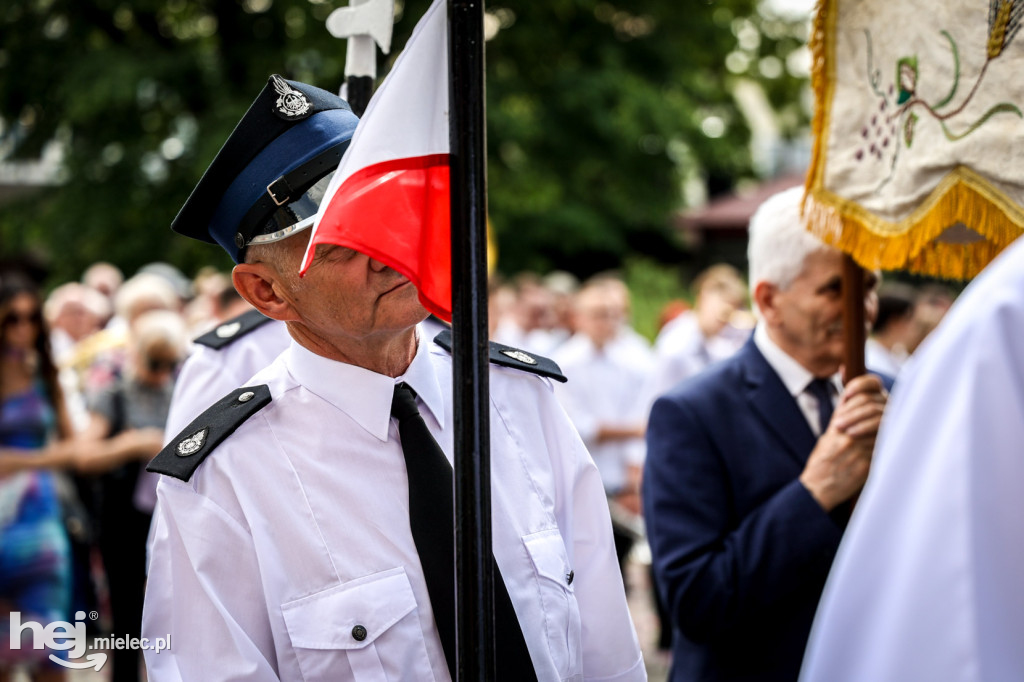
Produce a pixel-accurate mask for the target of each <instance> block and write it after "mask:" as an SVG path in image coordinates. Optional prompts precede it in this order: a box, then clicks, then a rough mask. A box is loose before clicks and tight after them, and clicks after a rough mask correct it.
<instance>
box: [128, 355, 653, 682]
mask: <svg viewBox="0 0 1024 682" xmlns="http://www.w3.org/2000/svg"><path fill="white" fill-rule="evenodd" d="M399 381H404V382H406V383H408V384H409V385H410V386H411V387H412V388H413V389H414V390H415V391H416V392H417V394H418V395H419V399H418V401H417V402H418V405H419V408H420V411H421V413H422V415H423V418H424V420H425V422H426V424H427V427H428V428H429V429H430V431H431V433H432V434H433V435H434V436H435V438H436V439H437V441H438V443H439V444H440V446H441V448H442V449H443V450H444V451H445V453H446V454H447V455H448V457H449V460H450V459H451V453H452V449H453V446H452V421H453V413H452V409H453V407H452V394H451V391H452V389H451V357H450V356H449V355H448V354H447V352H445V351H444V350H443V349H441V348H440V347H438V346H437V345H436V344H433V343H430V342H424V341H421V342H420V343H419V349H418V352H417V355H416V357H415V359H414V360H413V362H412V364H411V365H410V366H409V368H408V370H407V371H406V373H405V375H404V376H402V377H399V378H398V379H393V378H390V377H387V376H383V375H380V374H375V373H373V372H370V371H368V370H365V369H362V368H359V367H355V366H352V365H347V364H343V363H340V362H334V361H331V360H328V359H325V358H323V357H320V356H318V355H315V354H313V353H311V352H309V351H308V350H305V349H304V348H302V347H301V346H299V345H297V344H294V343H293V344H292V345H291V346H290V347H289V348H288V349H287V350H286V351H285V352H284V353H283V354H282V355H281V356H280V357H279V358H278V359H277V360H275V361H274V363H273V364H272V365H271V366H270V367H268V368H267V369H265V370H264V371H262V372H260V373H259V374H258V375H257V376H256V377H254V378H253V379H252V381H250V382H246V383H247V384H263V383H265V384H268V385H269V388H270V393H271V395H272V396H273V402H271V403H270V404H269V405H267V406H266V407H264V408H263V409H262V410H261V411H260V412H258V413H256V414H255V415H253V416H252V417H251V418H250V419H249V420H248V421H246V422H245V423H244V424H242V425H241V426H240V427H238V429H237V430H236V431H235V432H234V434H233V435H232V436H231V437H229V438H228V439H227V440H226V441H225V442H224V443H222V444H221V445H220V446H219V447H218V448H217V449H216V450H215V451H214V452H213V453H211V454H210V455H209V456H208V458H207V459H206V460H205V461H204V462H203V463H202V465H201V466H200V467H199V468H198V469H197V471H196V472H195V473H194V474H193V476H192V477H191V480H190V481H189V482H187V483H185V482H182V481H180V480H177V479H174V478H168V477H164V478H163V479H162V480H161V482H160V486H159V491H158V492H159V504H158V505H157V509H156V513H155V515H154V521H153V523H154V530H153V539H152V545H151V552H150V554H151V561H150V570H149V580H148V586H147V594H146V606H145V613H144V622H143V635H144V636H147V637H158V636H165V635H167V634H172V643H173V644H172V647H171V649H170V650H168V651H163V652H161V653H159V654H157V653H155V652H152V651H150V652H147V661H146V662H147V665H148V667H149V673H150V679H152V680H154V682H163V681H164V680H173V681H177V680H197V679H228V678H230V679H246V680H279V679H280V680H300V679H301V680H305V681H306V682H313V681H314V680H331V681H336V680H342V681H344V680H360V681H362V680H442V681H444V680H448V679H449V673H448V668H447V665H446V663H445V658H444V653H443V650H442V648H441V643H440V639H439V638H438V636H437V632H436V628H435V627H434V624H433V614H432V612H431V609H430V602H429V598H428V594H427V587H426V583H425V581H424V578H423V574H422V570H421V567H420V563H419V559H418V556H417V553H416V548H415V545H414V543H413V539H412V535H411V532H410V530H409V518H408V513H409V511H408V482H407V478H406V470H405V461H404V458H403V455H402V452H401V448H400V445H399V440H398V429H397V424H396V422H395V421H394V420H393V419H392V418H391V416H390V408H391V400H392V394H393V390H394V386H395V383H396V382H399ZM490 402H491V410H490V423H491V470H492V481H493V483H492V510H493V511H492V517H493V521H494V523H493V547H494V555H495V559H496V561H497V564H498V566H499V568H500V570H501V574H502V575H503V576H504V579H505V582H506V586H507V588H508V592H509V596H510V597H511V600H512V603H513V604H514V606H515V610H516V613H517V615H518V616H519V620H520V622H521V623H522V625H523V634H524V636H525V639H526V644H527V647H528V648H529V651H530V654H531V658H532V660H533V663H534V665H535V667H536V670H537V675H538V678H539V679H541V680H589V679H601V680H643V679H645V678H646V673H645V671H644V665H643V660H642V658H641V654H640V649H639V646H638V644H637V638H636V634H635V631H634V629H633V625H632V623H631V621H630V616H629V613H628V611H627V608H626V600H625V594H624V590H623V586H622V579H621V577H620V574H619V569H618V564H617V562H616V558H615V552H614V549H613V546H612V536H611V526H610V521H609V516H608V507H607V504H606V502H605V496H604V490H603V487H602V485H601V480H600V476H599V474H598V472H597V469H596V467H595V466H594V463H593V461H592V460H591V458H590V456H589V455H588V454H587V451H586V449H585V448H584V447H583V444H582V442H581V441H580V439H579V436H578V435H577V434H576V432H575V430H574V429H573V427H572V425H571V424H570V423H569V420H568V418H567V417H566V416H565V413H564V411H563V410H562V409H561V408H560V407H559V405H558V403H557V401H556V400H555V397H554V395H553V391H552V388H551V385H550V382H549V381H548V380H546V379H541V378H539V377H537V376H535V375H532V374H529V373H526V372H522V371H519V370H515V369H509V368H501V367H495V366H492V370H491V373H490ZM356 625H362V626H363V628H365V632H366V636H365V637H363V638H361V639H360V640H357V639H356V638H355V637H354V636H353V628H354V627H355V626H356ZM360 634H362V631H361V632H360Z"/></svg>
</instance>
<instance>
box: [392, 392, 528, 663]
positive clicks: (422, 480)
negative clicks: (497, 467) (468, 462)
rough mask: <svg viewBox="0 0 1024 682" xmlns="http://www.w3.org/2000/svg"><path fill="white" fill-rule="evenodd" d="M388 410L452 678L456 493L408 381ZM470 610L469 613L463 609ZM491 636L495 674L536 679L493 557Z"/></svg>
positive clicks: (411, 521)
mask: <svg viewBox="0 0 1024 682" xmlns="http://www.w3.org/2000/svg"><path fill="white" fill-rule="evenodd" d="M391 415H392V416H393V417H395V418H396V419H397V420H398V435H399V436H400V438H401V440H402V453H403V454H404V455H405V467H406V470H407V471H408V474H409V525H410V526H411V527H412V538H413V541H414V542H415V543H416V552H417V553H418V554H419V557H420V564H422V566H423V576H424V578H425V579H426V581H427V593H428V594H429V595H430V607H431V609H432V610H433V611H434V621H435V623H436V624H437V632H438V634H439V635H440V637H441V646H442V647H443V648H444V655H445V659H446V660H447V662H448V671H449V673H451V676H452V679H453V680H454V679H455V668H456V665H457V660H456V656H455V493H454V488H453V484H452V467H451V465H450V464H449V463H448V459H447V458H446V457H445V456H444V453H443V452H442V451H441V446H439V445H438V444H437V441H436V440H434V437H433V436H432V435H430V431H429V430H428V429H427V425H426V424H425V423H424V421H423V417H422V416H420V411H419V409H418V408H417V407H416V394H415V392H414V391H413V390H412V388H410V387H409V386H407V385H405V384H398V385H397V386H395V395H394V399H393V400H392V402H391ZM467 615H469V614H467ZM494 640H495V652H494V653H495V668H496V670H497V679H499V680H509V681H510V682H511V681H513V680H515V681H516V682H518V681H519V680H524V681H528V680H536V679H537V674H536V672H535V671H534V669H533V664H532V662H531V661H530V652H529V651H528V650H527V648H526V640H524V639H523V632H522V630H521V629H520V626H519V619H518V618H516V613H515V609H514V608H513V607H512V600H511V599H510V598H509V596H508V591H507V590H506V589H505V581H504V580H502V578H501V573H500V572H499V571H498V564H497V562H495V563H494Z"/></svg>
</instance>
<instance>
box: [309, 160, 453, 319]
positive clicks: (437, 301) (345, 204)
mask: <svg viewBox="0 0 1024 682" xmlns="http://www.w3.org/2000/svg"><path fill="white" fill-rule="evenodd" d="M449 192H450V187H449V173H448V154H431V155H427V156H418V157H413V158H404V159H391V160H388V161H384V162H381V163H376V164H373V165H370V166H366V167H364V168H361V169H359V170H358V171H356V172H355V173H353V174H352V175H351V176H350V177H348V178H347V179H346V180H345V181H344V182H343V183H342V185H341V186H340V187H339V188H338V189H337V191H336V192H335V194H334V196H332V197H331V198H330V201H329V203H328V204H327V206H326V207H321V209H320V210H321V216H320V223H319V228H318V230H317V233H316V234H315V235H314V237H313V239H314V242H315V243H316V244H338V245H339V246H345V247H348V248H351V249H355V250H356V251H359V252H361V253H364V254H366V255H367V256H370V257H371V258H373V259H374V260H378V261H380V262H381V263H384V264H385V265H387V266H388V267H390V268H393V269H395V270H397V271H398V272H400V273H402V274H403V275H405V276H406V277H408V278H409V280H410V281H412V283H413V284H414V285H415V286H416V289H417V290H418V291H419V298H420V301H421V302H422V303H423V305H424V307H426V308H427V310H429V311H430V312H432V313H434V314H435V315H437V316H438V317H440V318H441V319H443V320H446V321H448V322H450V321H451V318H452V313H451V309H452V287H451V284H452V283H451V261H452V258H451V218H450V209H451V198H450V194H449Z"/></svg>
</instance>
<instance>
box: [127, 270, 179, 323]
mask: <svg viewBox="0 0 1024 682" xmlns="http://www.w3.org/2000/svg"><path fill="white" fill-rule="evenodd" d="M179 304H180V300H179V299H178V294H176V293H175V292H174V287H172V286H171V285H170V284H169V283H168V282H167V280H165V279H163V278H162V277H160V276H158V275H154V274H152V273H148V272H144V273H141V274H138V275H135V276H134V277H132V278H131V279H130V280H128V281H127V282H125V283H124V284H123V285H122V286H121V288H120V289H118V290H117V298H116V299H115V304H114V305H115V307H116V308H117V314H118V315H120V316H121V317H123V318H124V319H125V320H127V321H128V322H129V323H131V322H132V320H133V319H135V318H136V317H137V316H138V315H139V314H140V313H142V312H145V311H146V310H151V309H157V308H159V309H163V310H177V309H178V307H179Z"/></svg>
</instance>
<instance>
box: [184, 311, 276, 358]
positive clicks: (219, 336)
mask: <svg viewBox="0 0 1024 682" xmlns="http://www.w3.org/2000/svg"><path fill="white" fill-rule="evenodd" d="M270 322H272V320H271V319H270V318H269V317H267V316H266V315H264V314H262V313H260V312H259V311H257V310H249V311H247V312H244V313H242V314H241V315H238V316H237V317H233V318H231V319H230V320H227V321H225V322H222V323H221V324H219V325H217V326H216V327H214V328H213V329H211V330H210V331H208V332H206V333H205V334H203V335H202V336H199V337H197V338H196V339H195V341H194V342H195V343H196V344H198V345H200V346H205V347H206V348H212V349H214V350H221V349H224V348H227V347H228V346H230V345H231V344H233V343H235V342H236V341H238V340H239V339H241V338H244V337H246V336H248V335H249V334H251V333H253V332H255V331H256V330H257V329H260V328H261V327H263V326H265V325H267V324H268V323H270Z"/></svg>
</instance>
